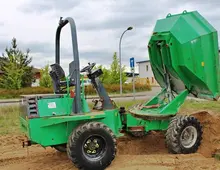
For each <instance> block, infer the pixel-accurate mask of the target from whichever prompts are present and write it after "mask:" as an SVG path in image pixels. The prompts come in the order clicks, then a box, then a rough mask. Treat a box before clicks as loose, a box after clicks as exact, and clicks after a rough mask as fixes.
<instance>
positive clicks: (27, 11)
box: [0, 0, 220, 70]
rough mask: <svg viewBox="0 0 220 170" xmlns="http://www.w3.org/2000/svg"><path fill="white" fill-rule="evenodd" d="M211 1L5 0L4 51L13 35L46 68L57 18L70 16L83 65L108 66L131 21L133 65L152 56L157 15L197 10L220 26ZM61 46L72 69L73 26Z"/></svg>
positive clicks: (0, 37)
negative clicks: (149, 48)
mask: <svg viewBox="0 0 220 170" xmlns="http://www.w3.org/2000/svg"><path fill="white" fill-rule="evenodd" d="M211 2H212V3H211ZM211 2H210V1H189V0H183V1H174V0H170V1H168V0H159V1H146V0H131V1H126V0H120V1H116V0H93V1H89V0H84V1H80V0H67V1H62V0H53V1H52V0H47V1H43V0H38V1H36V0H16V1H14V0H7V1H3V2H1V5H0V43H1V44H0V52H1V53H2V52H4V48H5V47H6V46H8V45H10V41H11V39H12V38H13V37H16V38H17V40H18V43H19V45H20V46H21V47H22V48H23V49H25V48H30V50H31V55H32V56H33V62H32V64H33V65H34V66H36V67H43V66H44V65H45V64H47V62H49V63H52V62H54V60H55V59H54V56H55V52H54V50H55V48H54V47H55V44H54V42H55V32H56V28H57V26H58V21H59V17H60V16H63V17H64V18H65V17H67V16H70V17H73V18H74V19H75V22H76V27H77V35H78V47H79V54H80V61H81V67H82V66H85V65H86V64H87V63H88V62H97V64H102V65H109V64H110V63H111V60H112V55H113V53H114V52H115V51H116V52H118V43H119V38H120V35H121V33H122V32H123V31H124V30H125V29H126V28H127V27H128V26H133V27H134V29H133V30H132V31H129V32H127V33H126V34H125V35H124V37H123V41H122V61H123V62H122V63H123V64H125V65H127V66H129V58H130V57H135V60H136V61H140V60H146V59H148V51H147V43H148V40H149V37H150V34H151V33H152V31H153V27H154V24H155V22H156V19H159V18H163V17H165V16H166V15H167V14H168V13H180V12H182V11H183V10H185V9H187V10H188V11H191V10H198V11H199V12H200V13H201V14H202V15H204V16H205V17H206V18H207V19H208V20H209V21H210V22H211V23H212V24H213V25H214V26H215V27H216V29H217V30H219V29H220V22H219V21H218V18H219V16H218V15H219V11H220V8H219V2H218V1H211ZM210 9H211V10H210ZM61 47H62V50H61V57H62V59H61V64H63V66H64V69H65V70H68V63H69V62H71V60H72V56H71V52H72V49H71V48H72V47H71V37H70V29H69V26H68V27H65V28H64V29H63V30H62V33H61ZM127 70H129V68H128V69H127Z"/></svg>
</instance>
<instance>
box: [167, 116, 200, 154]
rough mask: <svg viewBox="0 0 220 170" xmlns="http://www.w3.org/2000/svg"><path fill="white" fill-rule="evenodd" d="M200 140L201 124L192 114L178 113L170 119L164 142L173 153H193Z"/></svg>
mask: <svg viewBox="0 0 220 170" xmlns="http://www.w3.org/2000/svg"><path fill="white" fill-rule="evenodd" d="M201 140H202V126H201V125H200V122H199V121H198V120H197V119H196V118H195V117H193V116H182V115H178V116H175V117H174V118H172V119H171V122H170V124H169V127H168V130H167V132H166V144H167V147H168V150H169V152H171V153H174V154H181V153H182V154H189V153H195V152H196V151H197V150H198V148H199V146H200V144H201Z"/></svg>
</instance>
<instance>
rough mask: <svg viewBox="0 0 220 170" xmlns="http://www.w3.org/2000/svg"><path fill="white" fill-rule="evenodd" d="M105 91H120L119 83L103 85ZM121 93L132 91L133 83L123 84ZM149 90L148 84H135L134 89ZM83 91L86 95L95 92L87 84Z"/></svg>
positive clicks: (137, 90)
mask: <svg viewBox="0 0 220 170" xmlns="http://www.w3.org/2000/svg"><path fill="white" fill-rule="evenodd" d="M104 87H105V89H106V91H107V92H108V93H111V94H112V93H113V94H114V93H119V92H120V85H119V84H111V85H104ZM122 89H123V93H131V92H133V85H132V84H124V85H123V88H122ZM149 90H151V86H150V85H142V84H135V91H136V92H140V91H149ZM85 93H86V94H88V95H92V94H95V93H96V92H95V89H94V88H93V87H92V86H91V85H89V86H87V87H86V88H85Z"/></svg>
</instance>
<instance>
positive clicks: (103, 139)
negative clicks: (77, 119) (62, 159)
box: [67, 122, 117, 170]
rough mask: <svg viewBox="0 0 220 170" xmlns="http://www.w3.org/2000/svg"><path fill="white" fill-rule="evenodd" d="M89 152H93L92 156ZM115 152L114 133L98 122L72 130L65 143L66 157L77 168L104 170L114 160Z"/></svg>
mask: <svg viewBox="0 0 220 170" xmlns="http://www.w3.org/2000/svg"><path fill="white" fill-rule="evenodd" d="M92 138H94V139H92ZM90 139H91V140H90ZM97 144H98V145H97ZM96 145H97V146H96ZM90 147H91V148H92V149H91V148H90ZM90 149H91V150H90ZM96 149H97V150H96ZM91 152H95V153H94V155H95V156H94V158H92V157H93V156H92V153H91ZM116 152H117V144H116V137H115V135H114V133H113V132H112V130H111V129H110V128H108V127H107V126H106V125H105V124H103V123H100V122H88V123H85V124H83V125H80V126H79V127H78V128H76V129H75V130H73V132H72V134H71V135H70V137H69V141H68V144H67V155H68V157H69V158H70V159H71V161H72V162H73V163H74V165H75V166H76V167H77V168H78V169H84V170H90V169H91V170H92V169H95V170H104V169H105V168H106V167H108V166H109V165H110V164H111V162H112V161H113V160H114V158H115V156H116Z"/></svg>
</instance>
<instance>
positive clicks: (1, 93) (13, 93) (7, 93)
mask: <svg viewBox="0 0 220 170" xmlns="http://www.w3.org/2000/svg"><path fill="white" fill-rule="evenodd" d="M104 87H105V89H106V90H107V92H108V93H110V94H112V93H114V94H116V93H119V92H120V85H118V84H117V85H115V84H114V85H104ZM135 90H136V92H140V91H149V90H151V87H150V85H141V84H136V85H135ZM132 91H133V86H132V84H124V85H123V93H129V92H132ZM47 93H53V89H52V88H44V87H28V88H22V89H19V90H7V89H0V98H1V99H9V98H19V96H20V95H28V94H47ZM85 93H86V95H94V94H96V92H95V89H94V88H93V87H92V86H91V85H89V86H86V87H85Z"/></svg>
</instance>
